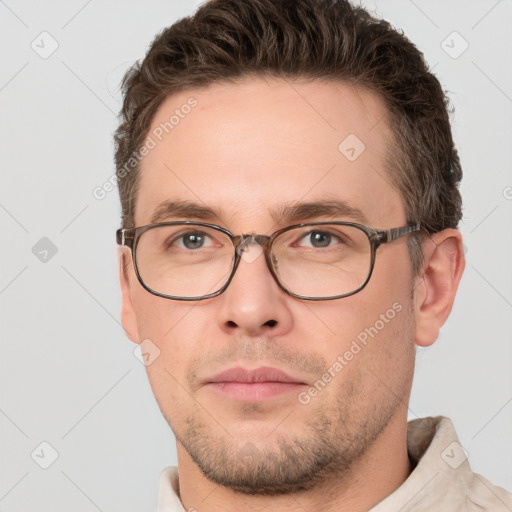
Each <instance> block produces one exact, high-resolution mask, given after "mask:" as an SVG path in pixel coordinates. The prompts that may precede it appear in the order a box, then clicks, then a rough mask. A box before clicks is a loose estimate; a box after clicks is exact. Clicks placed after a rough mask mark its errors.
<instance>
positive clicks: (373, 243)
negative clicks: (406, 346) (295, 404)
mask: <svg viewBox="0 0 512 512" xmlns="http://www.w3.org/2000/svg"><path fill="white" fill-rule="evenodd" d="M176 225H183V226H187V225H191V226H198V227H207V228H211V229H214V230H217V231H220V232H221V233H223V234H225V235H226V236H227V237H228V238H229V239H230V240H231V242H232V244H233V248H234V261H233V268H232V270H231V273H230V275H229V277H228V279H227V281H226V283H225V284H224V285H223V286H222V287H221V288H220V289H219V290H217V291H216V292H213V293H210V294H207V295H202V296H198V297H181V296H175V295H167V294H165V293H161V292H157V291H156V290H153V289H152V288H150V287H149V286H148V285H147V284H146V283H145V282H144V280H143V279H142V276H141V275H140V273H139V268H138V265H137V246H138V243H139V241H140V238H141V236H142V235H143V234H144V233H145V232H146V231H149V230H151V229H155V228H158V227H160V226H176ZM326 225H338V226H352V227H355V228H357V229H359V230H360V231H362V232H363V233H365V234H366V236H367V237H368V240H369V242H370V247H371V252H370V270H369V272H368V276H367V278H366V280H365V281H364V283H363V284H362V285H361V286H360V287H359V288H357V289H356V290H354V291H351V292H349V293H344V294H342V295H333V296H329V297H309V296H304V295H298V294H296V293H293V292H291V291H290V290H288V289H287V288H286V286H284V285H283V284H282V283H281V282H280V281H279V278H278V276H277V273H276V271H275V269H274V263H273V261H272V245H273V243H274V241H275V240H276V238H277V237H278V236H279V235H281V234H282V233H285V232H287V231H290V230H292V229H296V228H301V227H308V226H312V227H315V226H326ZM421 230H422V228H421V227H420V224H419V223H416V224H412V225H408V226H402V227H398V228H389V229H376V228H371V227H368V226H365V225H363V224H357V223H355V222H342V221H331V222H328V221H326V222H306V223H302V224H294V225H292V226H287V227H285V228H282V229H279V230H278V231H275V232H274V233H272V234H271V235H268V236H267V235H258V234H255V233H253V234H242V235H233V233H231V231H229V230H227V229H225V228H223V227H221V226H217V225H216V224H209V223H206V222H195V221H172V222H159V223H156V224H147V225H145V226H140V227H137V228H121V229H118V230H117V231H116V241H117V244H118V245H121V246H124V247H128V248H129V249H130V250H131V253H132V261H133V266H134V268H135V274H136V275H137V279H138V280H139V282H140V284H141V285H142V287H143V288H144V289H145V290H147V291H148V292H149V293H152V294H153V295H156V296H157V297H163V298H165V299H171V300H183V301H199V300H205V299H211V298H213V297H217V296H219V295H220V294H221V293H223V292H224V291H226V289H227V287H228V286H229V284H230V283H231V281H232V279H233V277H234V275H235V272H236V270H237V268H238V265H239V264H240V260H241V259H242V254H241V253H242V250H243V247H244V246H245V245H247V244H250V243H257V244H259V245H260V246H261V247H262V248H263V252H264V254H265V261H266V262H267V267H268V269H269V271H270V273H271V274H272V276H273V278H274V280H275V281H276V283H277V284H278V285H279V287H280V288H281V289H282V290H283V291H284V292H286V293H287V294H288V295H291V296H292V297H295V298H297V299H302V300H312V301H319V300H334V299H342V298H344V297H349V296H350V295H354V294H356V293H358V292H360V291H361V290H362V289H363V288H364V287H365V286H366V285H367V284H368V282H369V281H370V278H371V276H372V273H373V268H374V266H375V257H376V253H377V249H378V248H379V247H380V246H381V245H382V244H386V243H391V242H394V241H395V240H398V239H399V238H402V237H404V236H406V235H409V234H411V233H415V232H417V231H421ZM240 248H242V249H240Z"/></svg>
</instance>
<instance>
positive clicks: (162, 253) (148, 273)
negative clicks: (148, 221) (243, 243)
mask: <svg viewBox="0 0 512 512" xmlns="http://www.w3.org/2000/svg"><path fill="white" fill-rule="evenodd" d="M136 262H137V268H138V271H139V274H140V277H141V278H142V281H144V284H145V285H146V286H147V287H148V288H150V289H152V290H153V291H155V292H157V293H161V294H164V295H171V296H175V297H183V298H189V297H203V296H205V295H209V294H211V293H215V292H216V291H218V290H219V289H220V288H222V286H223V285H224V284H225V283H226V281H227V280H228V278H229V274H230V272H231V270H232V268H233V263H234V250H233V244H232V242H231V240H230V238H229V237H228V236H227V235H226V234H224V233H222V231H218V230H216V229H213V228H208V227H205V226H199V225H191V224H188V225H184V224H176V225H170V226H157V227H154V228H151V229H149V230H147V231H145V232H144V233H143V234H142V235H141V236H140V238H139V241H138V244H137V248H136Z"/></svg>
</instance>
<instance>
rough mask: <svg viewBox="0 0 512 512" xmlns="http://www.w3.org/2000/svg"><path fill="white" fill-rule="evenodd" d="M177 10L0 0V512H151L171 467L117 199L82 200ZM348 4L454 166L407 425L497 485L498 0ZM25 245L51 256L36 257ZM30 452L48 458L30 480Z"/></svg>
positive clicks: (173, 2)
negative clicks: (394, 62) (448, 439)
mask: <svg viewBox="0 0 512 512" xmlns="http://www.w3.org/2000/svg"><path fill="white" fill-rule="evenodd" d="M196 4H197V3H196V2H194V1H192V0H189V1H177V0H166V1H155V0H153V1H149V2H142V1H140V2H134V1H123V2H121V1H120V0H119V1H100V0H89V1H84V0H72V1H70V0H67V1H60V2H59V1H45V2H36V1H32V2H30V1H26V0H25V1H23V0H17V1H16V0H5V1H1V0H0V43H1V61H0V64H1V67H0V109H1V123H0V141H1V149H2V152H1V182H0V183H1V186H0V228H1V244H2V251H1V252H0V254H1V256H0V258H1V260H0V340H1V350H0V447H1V454H0V461H1V462H0V510H3V511H4V512H8V511H9V512H18V511H24V512H26V511H29V510H38V511H39V512H45V511H52V512H58V511H68V510H73V511H74V512H80V511H87V512H89V511H95V510H100V511H104V512H108V511H111V512H116V511H120V510H123V511H125V512H135V511H137V512H140V511H143V510H152V509H153V508H154V506H155V503H156V492H157V480H158V475H159V473H160V471H161V470H162V469H163V467H165V466H167V465H171V464H174V463H175V447H174V439H173V437H172V434H171V432H170V430H169V428H168V426H167V424H166V423H165V421H164V420H163V418H161V415H160V412H159V410H158V407H157V405H156V403H155V400H154V398H153V396H152V393H151V389H150V387H149V384H148V382H147V378H146V375H145V371H144V367H143V365H142V364H141V363H140V362H139V361H138V360H137V359H136V357H135V356H134V354H133V349H134V347H135V345H133V344H132V343H131V342H129V341H128V340H127V339H126V338H125V335H124V333H123V330H122V328H121V326H120V324H119V311H120V296H119V291H118V283H117V262H116V246H115V243H114V231H115V229H116V228H117V227H118V224H119V220H118V219H119V206H118V197H117V191H116V190H114V191H112V192H110V193H109V194H107V197H106V198H105V199H103V200H101V201H100V200H97V199H95V198H94V197H93V193H92V192H93V189H94V188H95V187H97V186H101V185H102V184H103V183H104V182H105V181H106V180H108V179H109V177H111V175H112V174H113V172H114V168H113V159H112V153H113V151H112V142H111V136H112V132H113V131H114V129H115V127H116V114H117V112H118V111H119V108H120V95H119V91H118V88H117V86H118V83H119V80H120V78H121V76H122V73H123V72H124V70H125V69H126V68H127V67H128V65H129V64H131V63H133V62H134V61H135V60H136V59H138V58H141V57H142V56H143V55H144V53H145V50H146V48H147V46H148V45H149V43H150V42H151V41H152V39H153V37H154V35H155V34H156V33H157V32H158V31H160V30H161V29H162V28H164V27H165V26H168V25H170V24H172V23H173V22H174V21H175V20H177V19H178V18H179V17H182V16H184V15H187V14H190V13H191V12H192V11H193V10H194V8H195V6H196ZM364 5H366V6H368V7H369V8H370V9H377V13H378V14H380V15H381V16H382V17H385V18H386V19H388V20H390V21H391V22H392V23H393V24H394V25H395V26H396V27H399V28H401V29H403V30H404V31H405V33H406V34H407V35H408V36H409V37H410V38H411V39H412V40H413V41H414V42H415V43H416V44H417V45H418V47H419V48H420V49H421V50H422V51H423V52H424V53H425V55H426V58H427V60H428V61H429V63H430V64H431V66H432V67H433V68H434V71H435V73H436V74H437V75H438V77H439V78H440V80H441V81H442V83H443V85H444V88H445V89H446V90H448V91H449V96H450V98H451V100H452V102H453V105H454V106H455V114H454V116H453V128H454V135H455V139H456V142H457V144H458V148H459V152H460V155H461V160H462V165H463V169H464V173H465V177H464V184H463V186H462V193H463V197H464V200H465V213H464V221H463V223H462V225H461V230H462V232H463V234H464V237H465V245H466V247H467V269H466V273H465V275H464V278H463V280H462V284H461V287H460V292H459V296H458V299H457V301H456V303H455V307H454V311H453V313H452V316H451V317H450V319H449V321H448V323H447V324H446V326H445V327H444V329H443V330H442V334H441V336H440V339H439V340H438V342H437V343H436V344H435V345H434V346H433V347H431V348H429V349H424V350H421V351H420V352H419V354H418V366H417V373H416V378H415V383H414V388H413V396H412V400H411V404H410V417H411V418H413V417H416V416H426V415H438V414H444V415H447V416H450V417H451V418H452V420H453V421H454V423H455V426H456V428H457V431H458V433H459V436H460V440H461V443H462V445H463V446H464V448H465V449H466V450H467V453H468V455H469V459H470V462H471V464H472V466H473V468H474V469H475V470H476V471H477V472H479V473H482V474H483V475H485V476H486V477H487V478H489V479H490V480H491V481H493V482H494V483H496V484H499V485H501V486H504V487H507V488H509V489H512V464H511V458H512V436H511V432H512V403H511V402H512V372H511V363H512V339H511V338H512V336H511V330H512V315H511V313H512V309H511V308H512V273H511V271H510V262H511V261H512V236H511V233H512V230H511V228H512V188H511V187H512V173H511V165H510V164H511V162H512V149H511V147H512V143H511V141H512V70H511V66H510V55H511V49H512V45H511V42H512V36H511V35H510V30H509V28H510V25H511V23H512V2H511V1H507V0H501V1H495V0H492V1H490V0H489V1H484V0H479V1H475V0H473V1H462V0H460V1H452V2H446V1H432V0H428V1H427V0H415V1H412V0H394V1H391V0H381V1H378V2H372V1H367V2H364ZM43 31H47V32H48V33H49V34H50V35H51V36H46V35H42V36H41V35H40V34H41V32H43ZM454 31H456V32H457V33H458V34H459V35H457V34H453V32H454ZM52 39H54V40H55V41H57V43H58V48H57V50H56V51H55V52H54V53H53V54H52V55H50V56H47V55H44V56H47V58H42V57H41V56H40V55H39V54H38V53H36V51H34V49H32V47H31V44H33V46H34V47H35V48H36V49H37V50H38V51H39V53H44V52H49V51H50V50H51V45H52V44H55V43H53V42H52ZM443 41H445V42H444V43H443ZM464 41H467V44H469V47H468V48H467V50H466V51H465V52H464V53H462V54H461V55H460V56H458V57H457V58H453V57H454V56H457V55H458V54H459V53H460V52H461V50H462V49H463V48H464V45H465V43H464ZM450 54H451V55H450ZM43 237H47V238H48V239H50V240H51V242H52V243H53V244H54V245H55V246H56V248H57V253H56V254H55V255H53V256H52V253H51V250H50V252H49V253H48V254H47V256H46V259H47V261H46V262H42V261H40V259H39V258H41V257H43V256H44V255H45V253H44V250H45V248H46V249H48V247H47V244H48V242H47V241H46V242H44V241H43V242H39V241H40V239H41V238H43ZM38 242H39V243H40V244H42V245H36V244H37V243H38ZM45 244H46V245H45ZM35 245H36V250H34V251H35V252H36V255H35V254H34V253H33V247H34V246H35ZM41 251H43V252H42V253H41ZM36 256H37V257H36ZM43 441H45V442H47V443H49V444H50V445H51V446H52V447H53V449H54V450H56V452H58V458H57V460H56V461H55V462H54V463H53V464H52V465H51V466H50V467H49V468H48V469H42V468H41V467H40V464H43V465H44V464H45V463H49V462H51V457H52V449H51V448H49V447H48V446H47V445H43V446H40V443H41V442H43ZM34 450H35V452H34ZM32 452H34V455H33V456H31V453H32Z"/></svg>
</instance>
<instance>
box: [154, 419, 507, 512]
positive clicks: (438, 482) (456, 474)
mask: <svg viewBox="0 0 512 512" xmlns="http://www.w3.org/2000/svg"><path fill="white" fill-rule="evenodd" d="M407 445H408V450H409V456H410V459H411V461H412V462H413V464H415V465H416V467H415V469H414V471H413V472H412V473H411V474H410V476H409V478H408V479H407V480H406V481H405V482H404V483H403V484H402V485H401V486H400V487H399V488H398V489H397V490H396V491H394V492H393V493H392V494H390V495H389V496H388V497H387V498H385V499H384V500H382V501H381V502H380V503H379V504H378V505H376V506H375V507H373V508H372V509H371V511H369V512H427V511H428V512H452V511H457V512H484V511H488V512H512V494H509V493H508V492H507V491H505V490H504V489H502V488H501V487H497V486H495V485H492V484H491V483H490V482H489V481H488V480H486V479H485V478H483V477H482V476H480V475H478V474H476V473H473V471H471V468H470V466H469V462H468V460H467V457H466V454H465V453H464V450H463V449H462V446H461V445H460V444H459V441H458V439H457V434H456V433H455V430H454V428H453V425H452V422H451V421H450V420H449V419H448V418H444V417H442V416H438V417H437V418H421V419H417V420H413V421H410V422H409V423H408V439H407ZM178 489H179V487H178V470H177V468H175V467H169V468H166V469H164V471H163V472H162V474H161V476H160V482H159V493H158V508H157V512H185V509H184V508H183V505H182V504H181V502H180V500H179V498H178V494H177V493H178Z"/></svg>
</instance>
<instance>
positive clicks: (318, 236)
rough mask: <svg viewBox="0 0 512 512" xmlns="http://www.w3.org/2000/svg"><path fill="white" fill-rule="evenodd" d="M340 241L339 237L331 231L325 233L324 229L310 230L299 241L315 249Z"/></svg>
mask: <svg viewBox="0 0 512 512" xmlns="http://www.w3.org/2000/svg"><path fill="white" fill-rule="evenodd" d="M340 241H341V240H340V238H339V237H337V236H335V235H333V234H331V233H327V232H326V231H310V232H309V233H307V234H306V235H304V236H303V237H302V239H301V242H304V244H305V246H306V247H313V248H316V249H320V248H322V247H329V246H331V245H332V244H333V243H339V242H340Z"/></svg>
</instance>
